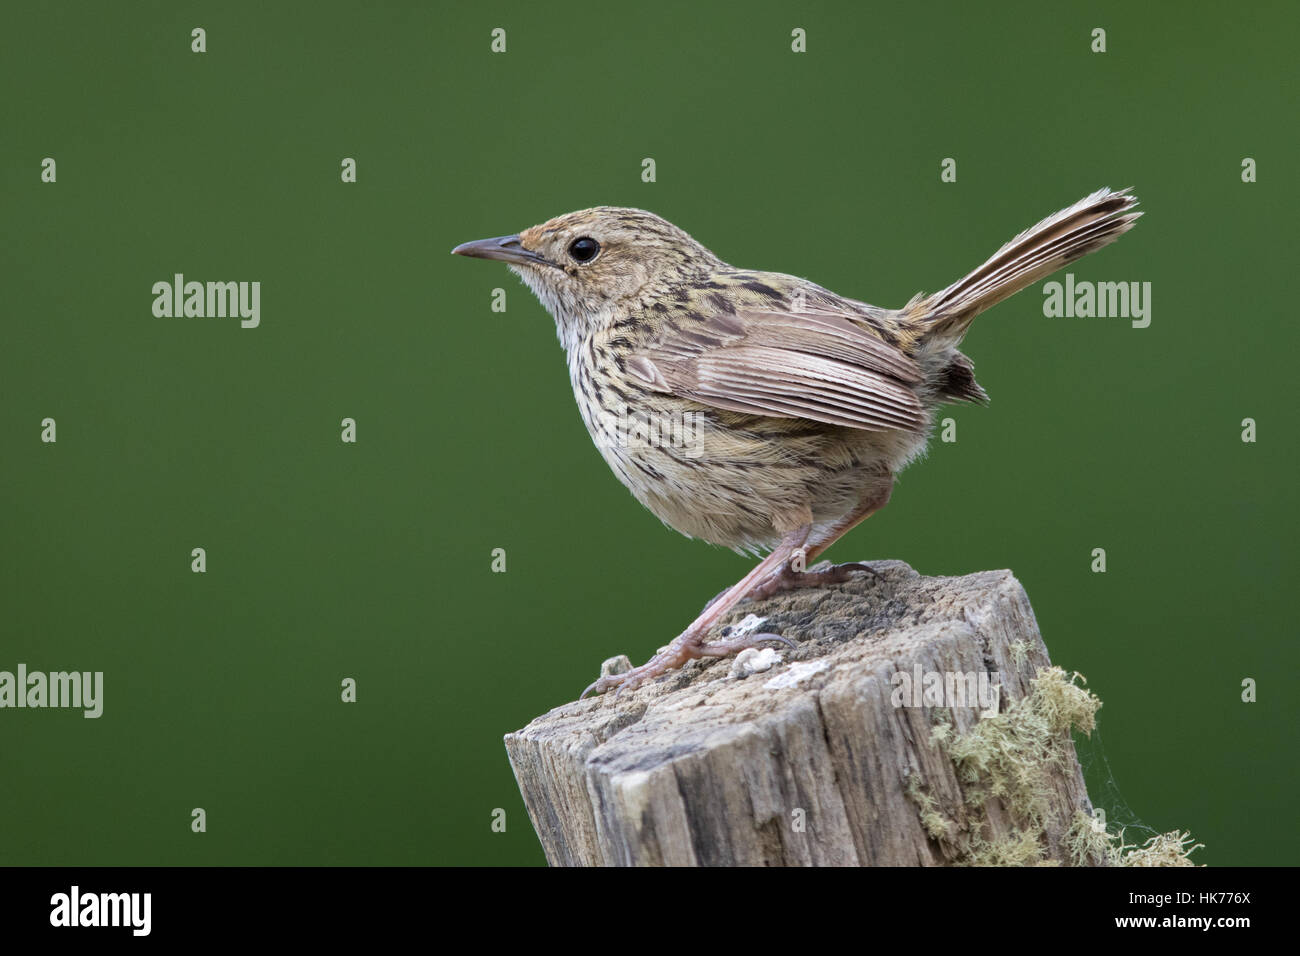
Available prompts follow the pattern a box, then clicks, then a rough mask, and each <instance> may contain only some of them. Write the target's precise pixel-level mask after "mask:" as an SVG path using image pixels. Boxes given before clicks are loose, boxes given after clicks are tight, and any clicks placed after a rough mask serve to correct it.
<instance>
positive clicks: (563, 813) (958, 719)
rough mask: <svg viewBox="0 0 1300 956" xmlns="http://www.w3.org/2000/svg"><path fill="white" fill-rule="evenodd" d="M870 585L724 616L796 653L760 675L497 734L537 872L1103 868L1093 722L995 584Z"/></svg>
mask: <svg viewBox="0 0 1300 956" xmlns="http://www.w3.org/2000/svg"><path fill="white" fill-rule="evenodd" d="M873 566H874V567H875V568H876V569H877V570H878V571H879V572H880V577H879V578H876V577H872V576H868V575H863V576H861V577H858V578H855V579H854V580H853V581H851V582H848V583H845V584H842V585H835V586H833V587H830V588H826V589H822V590H810V591H793V592H788V593H785V594H781V595H777V596H775V597H773V598H770V599H768V600H765V601H761V602H754V603H746V604H743V605H741V607H740V608H738V609H737V612H736V614H734V615H733V617H732V618H731V620H730V621H729V622H728V623H730V624H733V625H734V624H736V623H738V622H740V621H741V620H742V619H744V618H746V617H747V616H748V615H751V614H752V615H756V616H757V617H758V618H764V619H766V620H765V621H763V622H762V628H763V630H765V631H774V632H777V633H782V634H784V635H786V636H787V637H790V638H792V639H794V640H796V641H798V642H799V646H798V648H797V649H796V650H793V651H791V650H788V649H785V648H781V649H780V650H779V660H773V657H772V655H771V654H766V653H765V654H762V655H761V656H760V655H758V654H755V655H751V656H750V657H749V658H747V659H746V661H742V662H736V661H725V660H724V661H709V662H704V661H697V662H693V663H691V664H689V665H687V666H686V667H685V668H683V669H682V670H681V671H680V672H676V673H673V674H671V675H670V676H668V677H667V678H664V679H661V680H660V681H657V682H655V683H652V684H650V685H647V686H644V687H642V688H640V689H638V690H636V691H633V692H629V693H625V694H624V695H622V697H619V698H615V697H613V696H612V695H610V696H607V697H602V698H597V699H593V700H585V701H577V702H574V703H570V704H566V705H564V706H562V707H558V708H556V709H555V710H553V711H551V712H550V713H548V714H546V715H544V716H542V717H539V718H538V719H536V720H534V721H533V722H532V723H531V724H529V725H528V726H527V727H525V728H524V729H523V730H520V731H517V732H516V733H512V734H509V735H507V737H506V748H507V751H508V753H509V756H510V761H511V764H512V766H513V767H514V770H515V775H516V778H517V779H518V781H519V785H520V789H521V791H522V792H523V795H524V801H525V804H526V805H527V807H528V812H529V814H530V816H531V818H532V821H533V824H534V826H535V828H536V829H537V832H538V835H539V837H540V839H541V842H542V846H543V848H544V849H545V852H546V857H547V860H548V861H549V862H551V863H552V864H555V865H867V864H870V865H942V864H960V863H976V864H979V863H989V864H1009V863H1047V864H1053V863H1060V864H1067V865H1068V864H1079V863H1083V864H1094V865H1095V864H1103V865H1104V864H1107V863H1112V862H1116V860H1115V859H1114V857H1113V856H1112V855H1111V854H1109V853H1108V852H1107V851H1106V849H1105V848H1104V847H1102V846H1100V845H1099V844H1097V843H1096V841H1090V840H1089V839H1085V837H1087V836H1088V834H1086V833H1084V832H1083V831H1081V830H1080V825H1079V822H1078V821H1079V820H1080V819H1084V820H1087V819H1091V816H1092V807H1091V804H1090V803H1089V801H1088V795H1087V792H1086V790H1085V787H1084V782H1083V775H1082V773H1081V772H1080V769H1079V765H1078V762H1077V759H1076V757H1075V752H1074V745H1073V741H1072V738H1071V736H1070V728H1071V726H1074V727H1077V728H1079V729H1082V730H1085V731H1086V730H1087V729H1089V728H1090V726H1091V724H1090V721H1091V719H1092V714H1093V713H1094V712H1095V710H1096V706H1099V704H1100V702H1097V701H1096V698H1095V697H1092V696H1091V695H1090V694H1088V692H1087V691H1086V690H1084V689H1083V688H1082V687H1080V686H1079V685H1078V683H1077V682H1075V681H1074V680H1072V679H1070V678H1068V677H1066V675H1065V674H1064V672H1062V671H1060V670H1058V669H1055V668H1052V667H1051V662H1050V660H1049V659H1048V655H1047V649H1046V647H1045V646H1044V645H1043V641H1042V638H1041V636H1040V635H1039V632H1038V626H1037V623H1036V622H1035V620H1034V614H1033V610H1032V608H1031V607H1030V604H1029V599H1028V597H1027V596H1026V594H1025V592H1024V589H1023V588H1022V587H1021V586H1020V584H1019V582H1018V581H1016V579H1015V577H1014V576H1013V575H1012V574H1011V573H1010V572H1009V571H988V572H981V573H979V574H972V575H968V576H965V577H959V578H930V577H922V576H920V575H918V574H917V573H916V572H915V571H913V570H912V569H911V568H909V567H908V566H907V565H906V564H903V563H901V562H897V561H884V562H877V563H875V564H874V565H873ZM750 624H751V626H752V622H750ZM714 636H715V637H716V636H717V635H714ZM903 675H905V676H903ZM981 675H982V676H981ZM981 681H982V683H981ZM912 684H916V685H917V686H915V687H913V686H910V685H912ZM993 688H996V691H995V692H994V693H993V695H992V698H991V699H990V698H989V695H988V691H989V690H991V689H993ZM936 689H937V693H938V697H937V698H936V696H935V694H936ZM980 691H984V692H985V693H984V697H985V699H984V700H979V699H970V698H971V697H972V696H974V697H976V698H978V697H979V696H980V693H979V692H980ZM967 692H969V693H967ZM1094 702H1095V704H1094Z"/></svg>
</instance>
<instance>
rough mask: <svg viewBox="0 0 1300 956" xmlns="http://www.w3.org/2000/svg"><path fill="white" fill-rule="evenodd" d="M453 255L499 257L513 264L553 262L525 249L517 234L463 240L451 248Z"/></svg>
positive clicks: (479, 257)
mask: <svg viewBox="0 0 1300 956" xmlns="http://www.w3.org/2000/svg"><path fill="white" fill-rule="evenodd" d="M451 254H452V255H454V256H473V257H474V258H476V259H499V260H501V261H502V262H511V263H514V264H515V265H529V266H550V265H554V264H555V263H553V262H551V261H550V260H549V259H546V258H543V257H542V256H539V255H538V254H537V253H535V252H530V251H529V250H527V249H525V248H524V246H523V243H521V242H520V241H519V237H518V236H498V237H497V238H495V239H478V240H476V241H474V242H464V243H461V244H460V245H459V246H457V247H456V248H455V249H453V250H451Z"/></svg>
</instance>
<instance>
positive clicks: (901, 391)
mask: <svg viewBox="0 0 1300 956" xmlns="http://www.w3.org/2000/svg"><path fill="white" fill-rule="evenodd" d="M687 321H688V320H677V321H674V322H669V323H666V330H665V332H664V334H662V335H661V336H660V337H659V339H658V340H657V341H655V342H654V344H653V345H651V346H649V347H647V348H645V349H643V350H641V351H640V352H638V353H636V354H635V355H633V356H631V357H630V358H629V359H628V361H627V363H626V367H627V369H628V371H629V372H630V373H631V374H632V375H634V376H635V377H636V378H637V379H638V380H640V381H641V382H642V383H643V384H645V385H647V386H649V387H650V388H653V389H655V390H657V391H661V392H667V393H670V394H674V395H677V396H679V397H681V398H688V399H692V400H694V401H698V402H702V403H704V404H706V405H712V406H714V407H715V408H722V409H726V410H728V411H735V412H742V413H745V414H750V415H762V416H768V417H775V418H806V419H810V420H812V421H819V422H825V423H827V424H831V425H843V426H846V427H849V428H861V429H865V430H871V431H883V430H889V429H907V428H915V427H918V426H920V425H922V424H923V423H924V421H925V415H924V412H923V410H922V408H921V403H920V400H919V399H918V398H917V396H916V393H915V392H914V391H913V389H912V387H911V386H914V385H916V384H918V383H920V382H921V381H922V378H923V376H922V374H921V369H920V367H919V366H917V364H916V363H915V362H914V361H913V360H912V359H911V358H910V357H909V356H907V355H905V354H904V353H903V352H902V351H901V350H899V349H898V348H896V347H895V346H893V345H891V344H890V343H888V342H886V341H885V340H884V339H882V338H880V337H879V336H877V335H873V334H872V333H871V332H870V331H869V330H867V329H865V328H863V327H861V326H859V325H857V324H855V323H854V322H852V321H850V320H849V319H848V318H847V317H845V316H842V315H837V314H833V313H819V312H786V311H777V310H763V311H759V310H749V311H738V312H736V313H735V314H734V315H714V316H710V317H707V318H705V319H704V320H703V321H702V322H700V321H695V323H694V324H693V325H687V324H686V322H687Z"/></svg>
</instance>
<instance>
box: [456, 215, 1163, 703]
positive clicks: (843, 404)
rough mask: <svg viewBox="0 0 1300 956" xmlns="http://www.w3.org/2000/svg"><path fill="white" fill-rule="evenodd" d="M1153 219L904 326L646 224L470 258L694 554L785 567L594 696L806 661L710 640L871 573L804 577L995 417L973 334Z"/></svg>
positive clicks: (554, 230) (615, 464) (594, 431)
mask: <svg viewBox="0 0 1300 956" xmlns="http://www.w3.org/2000/svg"><path fill="white" fill-rule="evenodd" d="M1136 205H1137V199H1136V198H1135V197H1134V196H1132V195H1130V194H1129V191H1128V190H1121V191H1119V192H1111V191H1110V190H1108V189H1102V190H1099V191H1098V192H1095V193H1093V194H1092V195H1091V196H1088V197H1086V198H1084V199H1082V200H1080V201H1079V202H1077V203H1075V204H1074V205H1073V206H1070V207H1068V208H1066V209H1062V210H1061V211H1060V212H1058V213H1056V214H1055V215H1053V216H1049V217H1048V218H1047V219H1044V220H1043V221H1042V222H1040V223H1039V224H1038V225H1036V226H1034V227H1033V228H1031V229H1028V230H1026V231H1025V232H1022V233H1021V234H1020V235H1018V236H1016V238H1014V239H1012V240H1011V241H1010V242H1009V243H1007V244H1006V245H1005V246H1003V247H1002V248H1001V249H999V250H998V251H997V252H996V253H995V254H994V255H993V256H992V258H990V259H989V260H988V261H987V262H985V263H984V264H983V265H981V266H980V267H979V268H977V269H976V270H975V271H974V272H972V273H970V275H968V276H966V277H965V278H964V279H960V280H959V281H957V282H955V283H953V284H952V285H950V286H948V288H946V289H944V290H942V291H941V292H936V293H935V294H933V295H928V296H921V295H917V296H916V297H914V298H913V299H912V301H911V302H909V303H908V304H907V305H905V306H903V308H901V309H882V308H879V307H877V306H874V305H868V304H866V303H865V302H858V301H856V300H853V299H846V298H844V297H842V296H839V295H836V294H835V293H834V292H831V291H829V290H827V289H823V288H822V287H821V286H819V285H816V284H814V283H812V282H809V281H808V280H806V279H799V278H796V277H795V276H790V275H784V274H781V273H775V272H756V271H753V270H750V269H738V268H735V267H734V266H730V265H727V264H726V263H725V262H723V261H722V260H721V259H719V258H718V257H717V256H715V255H714V254H713V253H712V252H710V251H709V250H708V249H706V248H704V246H702V245H700V244H699V243H698V242H696V241H695V240H694V239H692V238H691V237H690V236H689V235H687V234H686V233H685V232H683V231H682V230H681V229H678V228H677V227H676V226H674V225H672V224H671V223H669V222H666V221H664V220H663V219H660V218H659V217H658V216H656V215H654V214H653V213H649V212H645V211H644V210H641V209H623V208H618V207H614V206H598V207H596V208H594V209H584V210H582V211H580V212H572V213H569V214H567V215H564V216H559V217H558V218H555V219H552V220H550V221H549V222H545V223H542V224H541V225H540V226H533V227H532V228H531V229H525V230H524V231H523V232H521V233H519V234H518V235H512V236H502V237H500V238H496V239H483V240H479V241H477V242H468V243H465V244H464V245H460V246H457V247H456V248H455V249H453V250H452V252H453V253H456V254H458V255H463V256H477V257H479V258H483V259H499V260H501V261H503V262H507V263H509V264H510V268H511V269H512V270H513V271H514V272H515V273H517V274H518V275H519V276H520V277H521V278H522V279H523V281H524V282H525V283H526V284H527V285H528V287H529V288H530V289H532V290H533V292H534V293H535V294H536V295H537V297H538V298H539V299H540V300H541V301H542V304H543V305H544V306H545V307H546V309H547V310H548V311H549V312H550V313H551V315H552V316H554V318H555V324H556V327H557V330H558V332H559V337H560V342H561V344H562V345H563V346H564V350H565V352H566V353H567V355H568V360H569V377H570V379H571V380H572V383H573V394H574V396H575V397H576V398H577V400H578V410H579V411H580V412H581V413H582V418H583V421H584V422H585V423H586V425H587V429H588V430H589V431H590V432H591V436H592V438H593V440H594V441H595V443H596V446H597V448H598V449H599V450H600V453H601V455H602V456H603V457H604V458H605V461H606V462H608V463H609V466H610V467H611V468H612V469H613V470H614V473H615V474H616V475H617V476H618V477H619V479H620V480H621V481H622V482H623V484H624V485H626V486H627V487H628V489H629V490H630V491H631V492H632V494H633V495H634V496H636V498H637V500H638V501H640V502H641V503H642V504H643V505H645V506H646V507H647V508H649V509H650V510H651V511H652V512H654V514H655V515H657V516H658V517H659V518H660V519H661V520H662V521H663V522H664V523H665V524H667V525H669V526H670V527H672V528H675V529H676V530H678V531H680V532H681V533H682V534H685V535H687V536H689V537H694V538H703V539H704V540H705V541H709V542H712V543H713V544H720V545H725V546H727V547H729V548H733V549H735V550H737V551H742V552H746V551H747V552H754V553H761V552H763V551H767V552H768V554H767V556H766V557H765V558H763V560H762V561H760V562H759V563H758V565H757V566H756V567H755V568H754V569H753V570H752V571H751V572H750V573H749V574H747V575H746V576H745V577H744V578H743V579H742V580H741V581H739V582H738V583H737V584H735V585H734V586H732V587H731V588H729V589H728V590H727V591H725V592H723V593H722V594H721V595H719V596H718V597H717V598H716V599H715V600H714V601H713V603H712V604H710V605H709V606H708V607H707V608H705V610H704V612H703V613H702V614H701V615H700V616H699V617H698V618H697V619H696V620H695V621H694V623H692V624H691V625H690V627H688V628H687V629H686V630H685V631H683V632H682V633H681V634H680V635H679V636H678V637H677V638H676V639H675V640H673V641H672V643H671V644H669V645H668V646H667V647H666V648H665V649H664V650H663V651H661V652H660V653H659V654H657V655H655V657H654V658H652V659H651V660H650V661H649V662H648V663H646V664H644V665H642V666H640V667H636V668H633V669H632V670H631V671H628V672H627V673H624V674H617V675H612V676H605V677H601V678H600V679H599V680H597V681H596V682H595V683H594V684H592V685H591V686H590V687H588V688H587V690H586V691H584V692H583V693H584V696H585V695H586V694H587V693H590V692H591V691H595V692H597V693H604V692H605V691H607V690H609V689H611V688H614V687H620V688H621V689H626V688H631V687H635V686H637V685H638V684H640V683H642V682H643V681H645V680H648V679H650V678H653V677H656V676H658V675H660V674H663V673H665V672H666V671H669V670H671V669H673V668H676V667H680V666H681V665H682V664H684V663H686V662H687V661H688V660H691V659H693V658H699V657H725V656H727V655H729V654H734V653H736V652H737V651H740V650H742V649H743V648H746V647H752V646H754V645H755V644H757V643H759V642H762V641H770V640H778V641H784V642H785V643H787V644H789V643H791V642H790V641H789V640H788V639H787V638H784V637H781V636H778V635H774V634H752V635H748V636H746V637H742V638H737V639H733V640H727V641H715V642H711V643H710V642H706V641H705V637H706V636H707V634H708V632H709V630H710V628H711V627H712V626H713V625H714V624H716V623H717V622H718V621H719V620H720V619H721V618H722V617H723V616H724V615H726V614H727V613H728V612H730V611H731V610H732V609H733V608H734V607H735V606H736V604H737V603H739V602H740V601H742V600H744V599H745V598H747V597H759V596H766V595H768V594H772V593H775V592H777V591H780V590H783V589H785V588H790V587H808V586H816V585H818V584H821V583H831V582H839V581H844V580H846V579H847V577H848V575H849V574H850V573H851V572H852V571H854V570H865V571H870V568H867V567H865V566H863V565H839V566H836V567H831V568H828V569H826V570H824V571H820V572H808V571H805V568H806V567H807V566H808V565H809V564H810V563H811V562H812V561H813V560H814V559H816V558H817V556H818V555H820V554H821V553H822V552H823V551H825V550H826V549H827V548H829V547H830V546H831V545H832V544H833V543H834V542H835V541H836V540H837V539H838V538H839V537H841V536H842V535H843V534H844V533H845V532H847V531H848V530H849V529H850V528H852V527H853V526H854V525H856V524H858V523H859V522H861V521H863V520H865V519H866V518H867V517H869V516H870V515H872V514H874V513H875V512H877V511H879V510H880V509H881V508H883V507H884V506H885V504H886V503H887V502H888V501H889V495H890V491H891V490H892V488H893V484H894V476H895V475H896V474H897V473H898V472H899V471H900V470H902V468H903V467H904V466H906V465H907V463H908V462H909V461H911V460H912V459H914V458H915V457H916V456H917V455H919V454H920V453H921V452H922V451H923V450H924V448H925V445H926V442H927V440H928V438H929V432H930V425H931V421H932V417H933V414H934V411H935V410H936V409H937V408H938V407H939V406H940V405H942V404H944V403H947V402H981V403H982V402H985V401H987V399H988V396H987V395H986V394H985V392H984V389H983V388H981V387H980V386H979V384H978V383H977V382H976V381H975V374H974V367H973V366H972V364H971V361H970V359H968V358H967V357H966V356H965V355H963V354H962V353H961V352H959V351H957V346H958V345H959V344H960V343H961V340H962V338H963V336H964V335H965V334H966V330H967V329H968V328H969V327H970V323H971V320H972V319H974V318H975V316H976V315H978V314H979V313H980V312H982V311H984V310H985V309H987V308H988V307H989V306H992V305H995V304H997V303H998V302H1001V301H1002V300H1003V299H1005V298H1007V297H1008V296H1011V295H1013V294H1015V293H1016V292H1019V291H1020V290H1021V289H1023V288H1025V287H1026V286H1028V285H1030V284H1032V283H1034V282H1037V281H1038V280H1039V279H1042V278H1044V277H1045V276H1048V275H1050V274H1051V273H1053V272H1055V271H1056V270H1058V269H1060V268H1061V267H1063V266H1065V265H1067V264H1068V263H1070V262H1073V261H1074V260H1076V259H1079V258H1080V257H1082V256H1084V255H1086V254H1087V253H1089V252H1092V251H1094V250H1096V249H1099V248H1101V247H1102V246H1104V245H1106V244H1107V243H1110V242H1113V241H1114V240H1115V239H1117V238H1118V237H1119V236H1120V235H1122V234H1123V233H1125V232H1127V231H1128V230H1129V229H1130V228H1131V227H1132V225H1133V223H1134V221H1135V220H1136V219H1137V218H1138V216H1140V215H1141V213H1134V212H1132V211H1131V210H1132V209H1133V207H1134V206H1136Z"/></svg>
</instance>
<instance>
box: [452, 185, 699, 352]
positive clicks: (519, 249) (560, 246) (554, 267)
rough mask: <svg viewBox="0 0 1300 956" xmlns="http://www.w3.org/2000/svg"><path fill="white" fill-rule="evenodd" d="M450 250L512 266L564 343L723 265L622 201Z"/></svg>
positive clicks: (688, 239)
mask: <svg viewBox="0 0 1300 956" xmlns="http://www.w3.org/2000/svg"><path fill="white" fill-rule="evenodd" d="M452 252H453V253H455V254H456V255H461V256H475V257H478V258H480V259H499V260H501V261H502V262H506V263H509V265H510V268H511V270H512V271H514V272H515V273H517V274H518V275H519V277H520V278H522V279H523V280H524V282H525V283H526V284H527V285H528V287H529V288H530V289H532V290H533V293H534V294H535V295H536V296H537V298H539V299H540V300H541V301H542V304H543V305H544V306H546V309H547V311H549V312H550V313H551V315H552V316H553V317H554V318H555V321H556V324H557V326H558V327H559V332H560V338H561V340H562V341H564V342H565V344H566V345H569V344H570V343H571V341H572V339H573V336H575V335H576V336H577V338H578V339H581V338H582V337H584V336H585V335H586V334H587V333H589V332H590V331H591V330H593V329H594V328H597V327H599V326H600V325H601V324H604V323H607V322H610V321H612V320H613V318H614V317H615V316H617V315H618V314H619V313H621V312H625V311H627V310H629V309H632V308H636V307H638V305H640V304H642V303H644V302H645V301H648V299H649V298H650V297H651V296H654V295H656V294H658V293H659V292H661V291H662V290H663V289H665V288H667V287H670V286H672V285H673V284H674V283H676V282H680V281H682V280H688V279H690V278H691V277H692V276H696V275H700V274H702V273H705V272H708V271H710V270H712V269H714V268H716V267H718V266H719V265H721V264H722V263H721V262H720V261H719V260H718V258H717V257H716V256H715V255H713V253H711V252H709V250H708V249H706V248H704V246H702V245H700V244H699V243H698V242H696V241H695V240H694V239H692V238H691V237H690V236H689V235H687V234H686V233H685V232H683V231H682V230H681V229H678V228H677V227H676V226H674V225H673V224H672V223H670V222H667V221H666V220H664V219H661V218H659V217H658V216H656V215H655V214H654V213H650V212H646V211H645V210H643V209H625V208H621V207H618V206H597V207H595V208H593V209H582V210H579V211H578V212H571V213H566V214H565V215H563V216H557V217H556V218H554V219H552V220H550V221H549V222H544V223H542V224H541V225H540V226H533V227H532V228H531V229H525V230H524V231H523V232H520V233H517V234H515V235H511V236H500V237H498V238H495V239H480V240H478V241H476V242H467V243H464V244H463V245H459V246H457V247H456V248H455V249H453V250H452Z"/></svg>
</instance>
